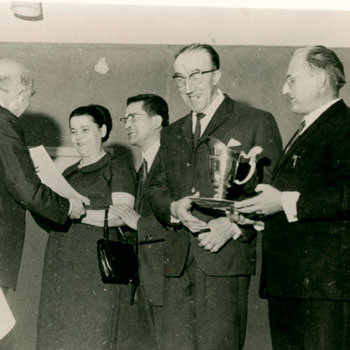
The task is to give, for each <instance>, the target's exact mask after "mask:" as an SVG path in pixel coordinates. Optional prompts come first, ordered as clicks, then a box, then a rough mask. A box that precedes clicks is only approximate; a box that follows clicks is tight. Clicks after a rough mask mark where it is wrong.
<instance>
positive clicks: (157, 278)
mask: <svg viewBox="0 0 350 350" xmlns="http://www.w3.org/2000/svg"><path fill="white" fill-rule="evenodd" d="M158 165H159V158H158V157H157V156H156V158H155V159H154V161H153V164H152V167H151V169H150V170H149V172H148V175H147V178H146V181H145V184H144V186H143V190H142V193H141V194H140V198H136V201H137V202H140V204H139V208H140V210H139V214H140V215H141V217H140V219H139V221H138V224H137V233H138V242H139V248H138V249H139V259H140V261H139V264H140V278H141V283H143V285H144V288H145V292H146V297H147V299H148V301H149V302H150V303H151V304H152V305H158V306H159V305H163V281H164V276H163V269H164V268H163V241H164V238H165V228H164V227H163V226H162V225H161V224H160V222H159V221H158V220H157V219H156V218H155V216H154V214H153V212H152V210H151V207H150V205H149V202H148V201H147V198H146V195H145V194H146V192H147V189H148V187H149V184H150V182H151V178H152V176H154V174H155V173H156V172H157V167H158ZM138 196H139V195H138Z"/></svg>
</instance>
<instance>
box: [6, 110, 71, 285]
mask: <svg viewBox="0 0 350 350" xmlns="http://www.w3.org/2000/svg"><path fill="white" fill-rule="evenodd" d="M0 178H1V181H0V286H3V287H10V288H15V286H16V281H17V275H18V270H19V266H20V261H21V256H22V248H23V242H24V231H25V211H26V209H28V210H30V211H31V212H33V213H37V214H39V215H42V216H44V217H46V218H48V219H50V220H53V221H56V222H59V223H64V222H65V221H66V219H67V215H68V210H69V201H68V200H67V199H65V198H62V197H60V196H58V195H57V194H56V193H54V192H52V191H51V190H50V189H49V188H48V187H46V186H45V185H43V184H42V183H41V182H40V180H39V178H38V176H37V175H36V173H35V170H34V167H33V163H32V160H31V158H30V155H29V152H28V149H27V147H26V145H25V144H24V141H23V131H22V129H21V126H20V125H19V119H18V118H17V117H16V116H15V115H13V114H12V113H10V112H9V111H8V110H6V109H4V108H2V107H0Z"/></svg>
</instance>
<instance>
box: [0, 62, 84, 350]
mask: <svg viewBox="0 0 350 350" xmlns="http://www.w3.org/2000/svg"><path fill="white" fill-rule="evenodd" d="M33 92H34V91H33V81H32V77H31V74H30V72H29V71H28V70H27V69H26V68H25V67H24V66H22V65H21V64H19V63H18V62H15V61H12V60H8V59H0V178H1V181H0V288H2V289H3V291H4V292H5V294H6V292H7V290H8V289H9V288H12V289H15V287H16V282H17V277H18V272H19V267H20V262H21V256H22V249H23V242H24V232H25V211H26V210H29V211H30V212H32V213H35V214H37V215H40V216H43V217H45V218H46V219H49V220H52V221H54V222H57V223H62V224H63V223H65V222H66V220H67V219H68V218H71V219H78V218H80V217H81V216H83V215H84V214H85V209H84V205H83V202H82V201H80V200H78V199H69V200H68V199H65V198H63V197H61V196H59V195H58V194H56V193H55V192H53V191H52V190H50V189H49V188H48V187H46V186H45V185H43V184H42V183H41V181H40V179H39V178H38V176H37V174H36V172H35V169H34V166H33V163H32V160H31V158H30V155H29V152H28V149H27V147H26V145H25V142H24V138H23V130H22V129H21V126H20V123H19V117H20V116H21V115H22V114H23V112H24V111H25V110H26V109H27V108H28V107H29V104H30V98H31V96H32V95H33ZM84 201H85V204H89V201H88V199H87V198H86V199H84ZM2 346H3V343H2V341H0V348H2ZM7 349H8V348H7Z"/></svg>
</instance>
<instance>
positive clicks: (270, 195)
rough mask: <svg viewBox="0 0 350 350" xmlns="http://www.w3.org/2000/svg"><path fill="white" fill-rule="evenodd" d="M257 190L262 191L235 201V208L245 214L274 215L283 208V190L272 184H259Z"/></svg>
mask: <svg viewBox="0 0 350 350" xmlns="http://www.w3.org/2000/svg"><path fill="white" fill-rule="evenodd" d="M255 192H260V193H259V194H258V195H257V196H255V197H253V198H249V199H244V200H242V201H237V202H235V206H234V208H235V210H237V211H238V212H240V213H243V214H250V213H256V214H263V215H272V214H275V213H278V212H280V211H282V210H283V207H282V192H280V191H279V190H277V189H276V188H274V187H272V186H271V185H266V184H259V185H258V186H256V188H255Z"/></svg>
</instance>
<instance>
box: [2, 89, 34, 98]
mask: <svg viewBox="0 0 350 350" xmlns="http://www.w3.org/2000/svg"><path fill="white" fill-rule="evenodd" d="M0 91H3V92H5V93H7V94H8V93H9V92H10V90H9V89H5V88H3V87H0ZM24 93H28V95H29V96H30V97H32V96H34V95H35V94H36V91H35V90H34V89H33V88H29V89H27V88H26V89H21V90H19V91H17V92H16V95H17V96H19V95H22V94H24Z"/></svg>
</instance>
